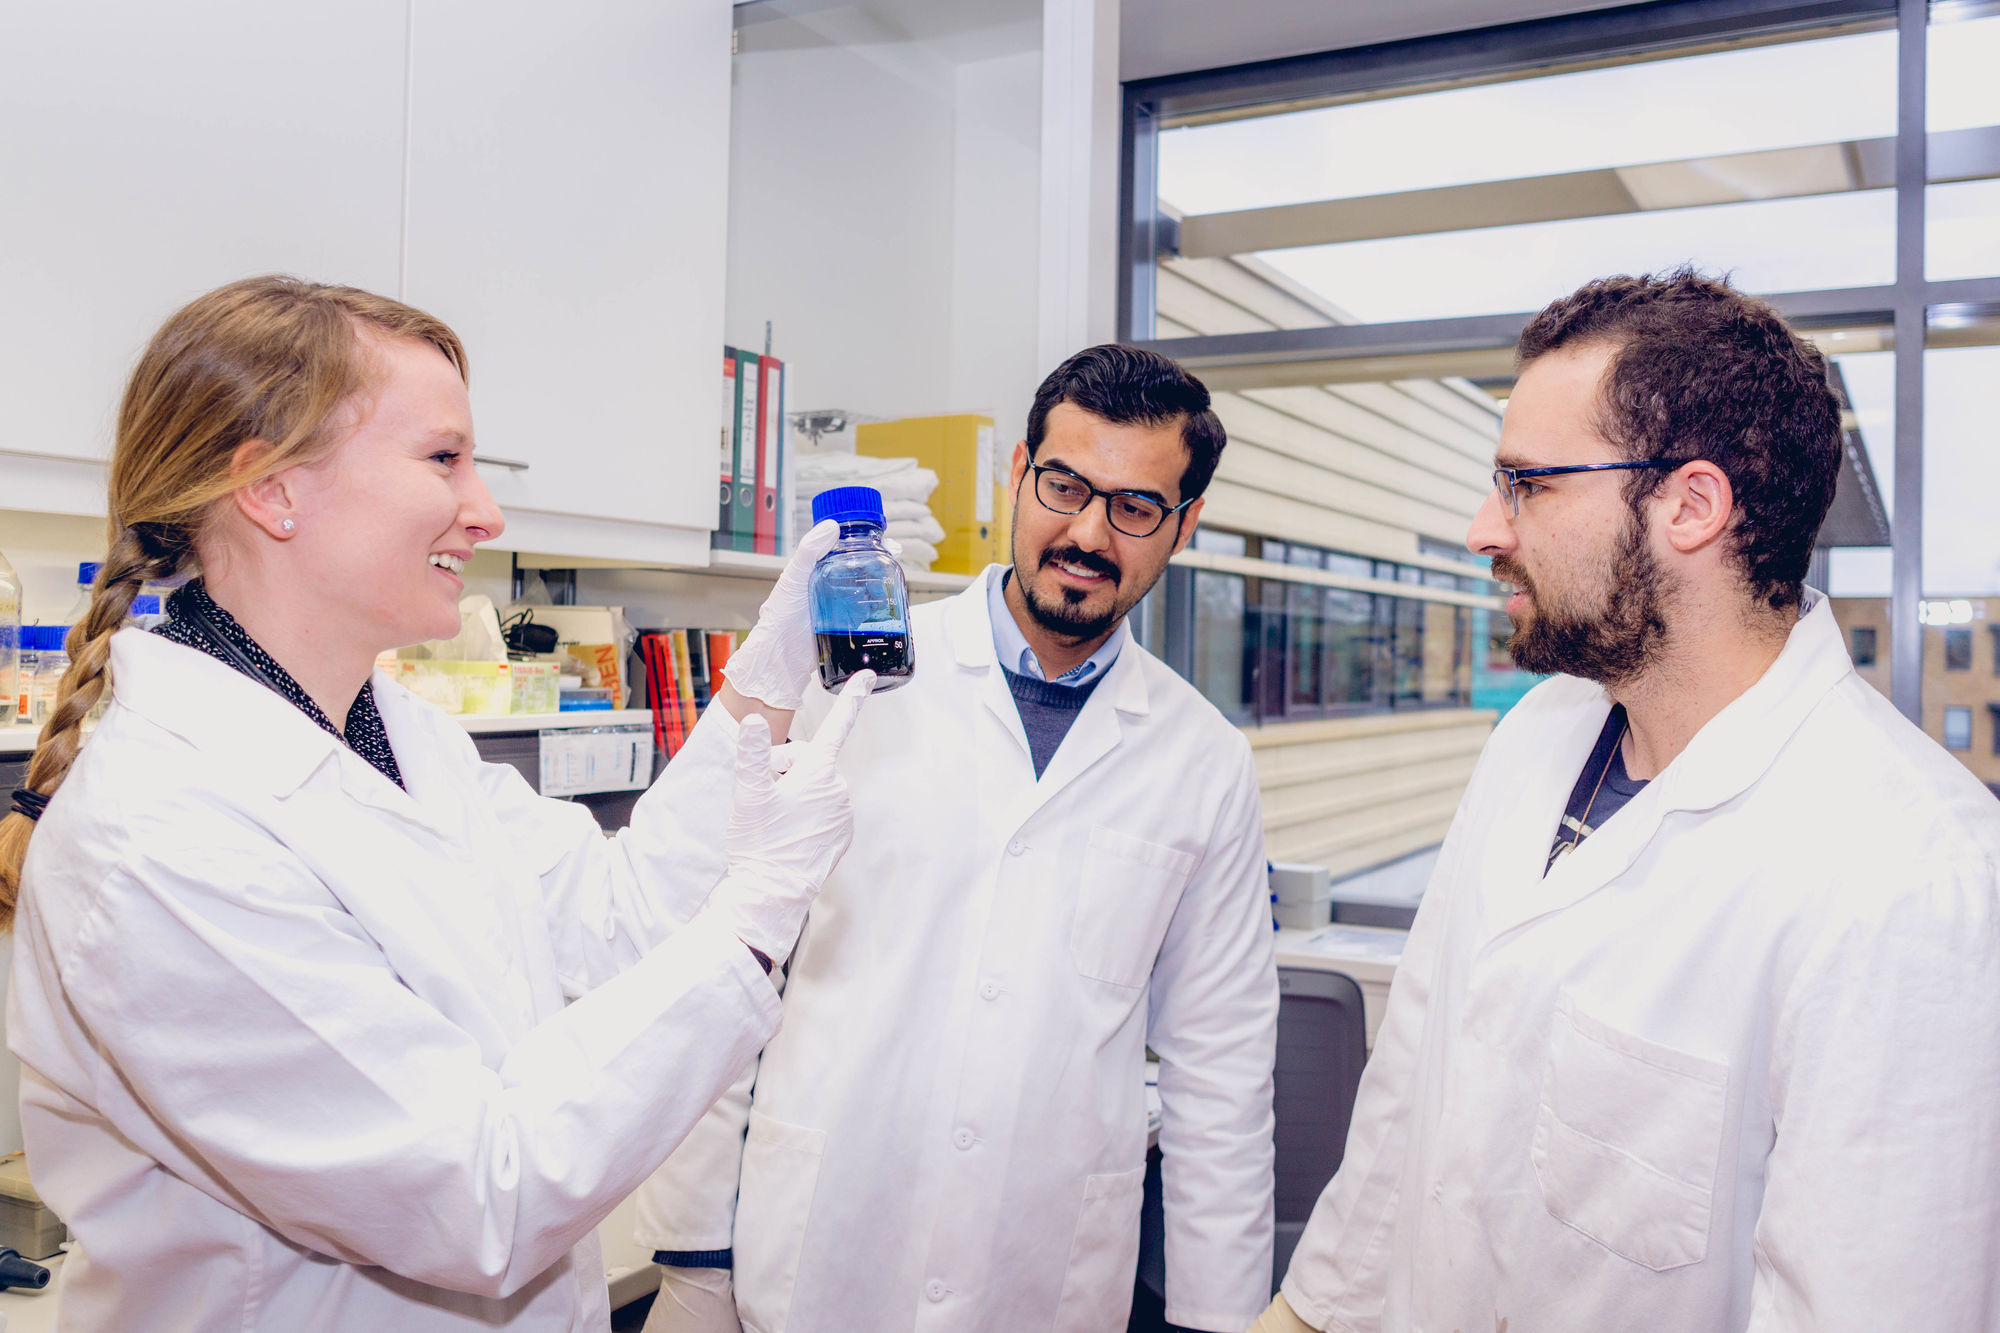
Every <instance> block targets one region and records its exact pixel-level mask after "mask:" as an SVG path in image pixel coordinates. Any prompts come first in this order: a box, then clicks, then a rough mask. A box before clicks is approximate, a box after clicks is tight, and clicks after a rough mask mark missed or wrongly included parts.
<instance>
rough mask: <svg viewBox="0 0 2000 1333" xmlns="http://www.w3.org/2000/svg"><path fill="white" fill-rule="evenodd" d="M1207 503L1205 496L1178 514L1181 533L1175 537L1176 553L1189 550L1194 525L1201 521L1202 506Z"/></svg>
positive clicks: (1174, 552) (1192, 538)
mask: <svg viewBox="0 0 2000 1333" xmlns="http://www.w3.org/2000/svg"><path fill="white" fill-rule="evenodd" d="M1207 503H1208V497H1207V496H1203V497H1202V498H1201V499H1199V500H1196V501H1195V502H1194V503H1193V504H1191V505H1189V506H1188V507H1187V508H1186V509H1183V510H1182V511H1181V512H1180V513H1179V514H1178V515H1176V517H1178V518H1179V519H1180V524H1181V535H1180V536H1178V537H1176V538H1174V551H1173V554H1174V555H1179V554H1180V553H1181V552H1182V551H1185V550H1187V544H1188V543H1189V542H1191V541H1193V540H1194V525H1195V524H1197V523H1199V522H1201V507H1202V506H1203V505H1205V504H1207ZM1168 558H1169V559H1171V558H1172V557H1171V556H1169V557H1168Z"/></svg>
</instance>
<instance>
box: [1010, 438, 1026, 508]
mask: <svg viewBox="0 0 2000 1333" xmlns="http://www.w3.org/2000/svg"><path fill="white" fill-rule="evenodd" d="M1027 475H1028V442H1027V441H1026V440H1017V441H1015V443H1014V458H1013V461H1012V462H1011V463H1009V464H1008V467H1007V490H1008V492H1009V493H1010V494H1013V495H1017V496H1018V495H1019V494H1020V493H1021V478H1023V477H1025V476H1027Z"/></svg>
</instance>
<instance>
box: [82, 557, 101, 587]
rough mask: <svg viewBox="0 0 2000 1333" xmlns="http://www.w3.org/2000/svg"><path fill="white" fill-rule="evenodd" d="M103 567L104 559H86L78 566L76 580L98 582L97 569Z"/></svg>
mask: <svg viewBox="0 0 2000 1333" xmlns="http://www.w3.org/2000/svg"><path fill="white" fill-rule="evenodd" d="M102 568H104V562H103V561H101V560H86V561H84V562H83V563H82V564H80V565H78V566H77V567H76V581H77V582H78V583H95V582H97V571H98V570H100V569H102Z"/></svg>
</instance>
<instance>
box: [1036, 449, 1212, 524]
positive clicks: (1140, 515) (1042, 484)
mask: <svg viewBox="0 0 2000 1333" xmlns="http://www.w3.org/2000/svg"><path fill="white" fill-rule="evenodd" d="M1028 468H1029V470H1030V471H1032V472H1033V473H1034V474H1035V498H1036V499H1037V500H1040V501H1041V502H1042V507H1043V508H1044V509H1049V510H1053V511H1054V512H1056V513H1058V514H1081V513H1082V512H1083V511H1084V510H1086V509H1088V508H1089V507H1090V502H1091V501H1092V500H1095V499H1097V498H1098V497H1099V496H1102V497H1103V499H1104V513H1105V516H1106V517H1108V518H1109V519H1110V520H1111V526H1112V527H1114V528H1116V529H1118V531H1120V532H1122V533H1124V534H1125V535H1126V536H1127V537H1150V536H1152V535H1153V534H1154V533H1156V532H1158V531H1159V530H1160V525H1161V524H1162V523H1165V522H1166V521H1167V520H1168V519H1170V518H1172V517H1173V516H1174V515H1175V514H1178V513H1180V512H1181V510H1183V509H1186V508H1187V507H1188V506H1189V505H1191V504H1193V503H1194V501H1193V500H1192V499H1188V500H1183V501H1181V502H1180V503H1179V504H1177V505H1174V506H1172V507H1171V508H1169V507H1168V506H1167V505H1165V504H1164V503H1162V502H1161V501H1159V500H1156V499H1154V498H1153V497H1152V496H1150V495H1147V494H1145V493H1143V492H1141V491H1100V490H1098V489H1097V488H1096V487H1095V486H1093V485H1091V484H1090V483H1089V482H1087V481H1085V480H1084V479H1083V478H1082V477H1079V476H1077V475H1076V473H1074V472H1065V471H1063V470H1062V469H1061V468H1059V467H1043V466H1042V465H1041V464H1040V463H1030V464H1028Z"/></svg>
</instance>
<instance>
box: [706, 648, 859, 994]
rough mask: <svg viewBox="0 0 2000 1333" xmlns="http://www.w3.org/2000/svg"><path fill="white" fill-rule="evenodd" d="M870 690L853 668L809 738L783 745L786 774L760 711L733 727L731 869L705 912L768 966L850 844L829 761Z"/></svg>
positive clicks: (784, 950) (727, 843)
mask: <svg viewBox="0 0 2000 1333" xmlns="http://www.w3.org/2000/svg"><path fill="white" fill-rule="evenodd" d="M874 687H875V673H874V672H872V671H857V672H855V673H854V676H853V678H852V679H851V680H849V681H848V682H847V685H846V687H845V688H844V689H842V690H841V692H840V697H839V698H838V699H836V700H834V704H833V711H831V712H829V713H828V714H827V715H826V721H825V722H823V723H822V724H821V725H820V728H819V730H818V731H817V732H816V733H815V734H814V735H813V738H812V739H811V740H809V741H798V742H796V743H794V744H792V745H788V746H786V747H785V748H786V749H787V750H788V751H789V757H790V759H791V764H790V769H789V771H788V772H786V773H785V774H784V775H783V776H779V775H777V774H776V773H775V772H774V771H773V769H772V766H771V728H770V725H769V724H768V723H767V722H765V721H764V719H763V718H762V717H761V716H759V715H757V714H752V715H751V716H749V717H746V718H744V719H743V721H742V722H741V723H740V724H739V728H738V732H737V739H736V801H735V806H734V808H733V809H732V810H731V811H730V814H729V831H728V833H727V835H726V836H725V838H724V839H723V846H724V847H725V848H726V850H727V851H728V853H729V869H728V871H727V873H725V874H724V875H723V877H722V883H720V884H718V885H717V886H716V888H715V892H714V893H713V894H711V895H710V897H709V908H708V909H707V910H712V911H717V912H720V913H721V914H722V916H723V919H724V920H725V921H726V922H728V924H729V926H730V928H731V929H732V930H734V931H735V932H736V938H738V939H740V940H742V941H743V942H744V943H745V944H747V945H749V946H750V947H751V948H753V949H755V950H756V951H757V952H758V953H761V954H763V955H764V956H765V957H767V958H769V959H770V960H771V963H772V965H773V966H774V967H775V966H776V965H777V964H779V963H781V962H783V961H784V960H785V958H786V956H787V955H789V954H790V953H791V951H792V945H794V944H796V943H797V942H798V938H799V930H800V928H801V927H803V926H804V925H805V920H806V910H807V909H808V908H810V907H811V906H812V901H813V899H814V898H816V897H818V896H819V889H820V885H821V884H823V883H825V882H826V877H827V876H828V875H829V874H831V873H832V871H833V867H834V863H835V862H837V861H839V860H840V857H841V854H842V853H843V852H845V851H846V850H847V844H848V843H849V842H851V841H852V840H853V838H854V811H853V808H852V807H851V806H850V805H849V804H848V800H847V783H846V782H845V781H844V780H842V778H841V776H840V773H839V771H838V769H836V768H835V766H834V761H835V760H836V759H838V758H839V757H840V747H841V746H842V745H843V744H844V743H845V742H846V740H847V733H848V732H850V731H852V730H854V720H855V718H857V717H858V716H860V713H861V701H862V700H863V699H865V698H867V697H868V692H869V691H870V690H871V689H873V688H874Z"/></svg>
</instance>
